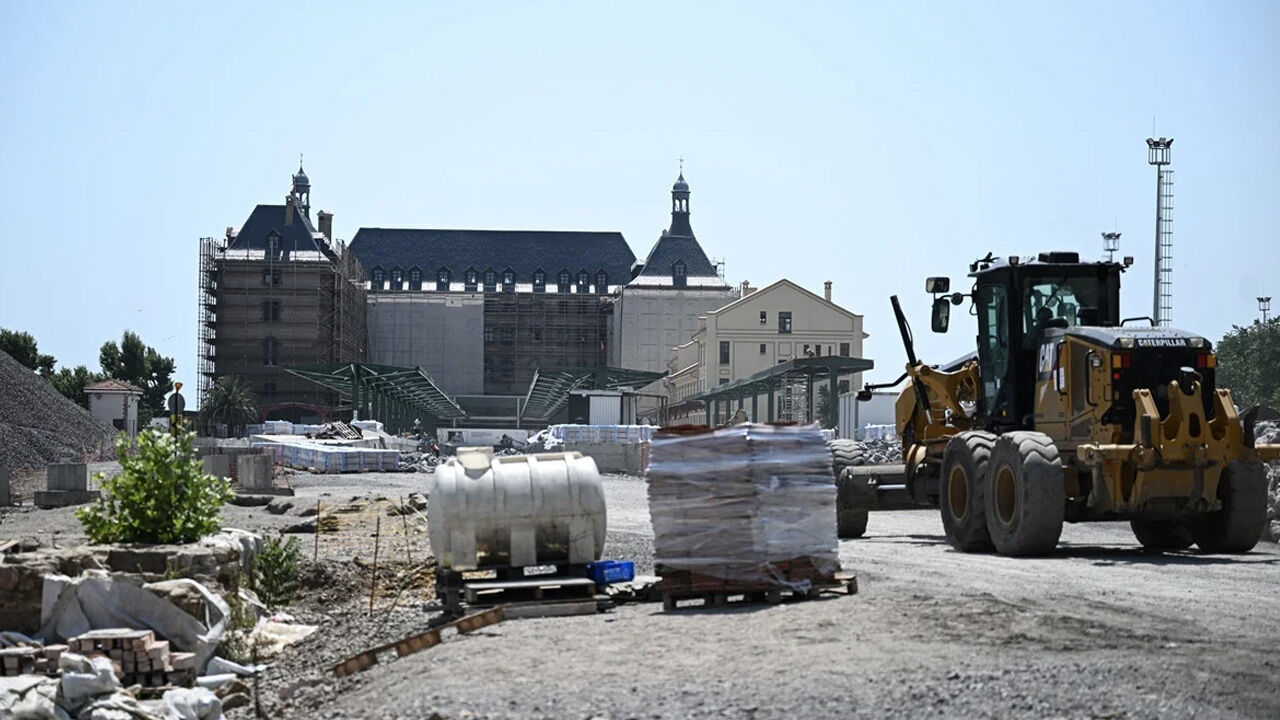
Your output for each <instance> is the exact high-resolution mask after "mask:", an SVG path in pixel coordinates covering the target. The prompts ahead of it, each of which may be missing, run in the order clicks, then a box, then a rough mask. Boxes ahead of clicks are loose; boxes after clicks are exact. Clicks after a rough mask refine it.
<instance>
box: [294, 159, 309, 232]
mask: <svg viewBox="0 0 1280 720" xmlns="http://www.w3.org/2000/svg"><path fill="white" fill-rule="evenodd" d="M293 198H294V202H295V204H296V205H297V206H298V208H300V209H301V210H302V214H303V215H306V216H307V217H311V179H310V178H308V177H307V173H306V171H305V170H303V169H302V156H301V155H299V156H298V172H297V174H295V175H294V176H293Z"/></svg>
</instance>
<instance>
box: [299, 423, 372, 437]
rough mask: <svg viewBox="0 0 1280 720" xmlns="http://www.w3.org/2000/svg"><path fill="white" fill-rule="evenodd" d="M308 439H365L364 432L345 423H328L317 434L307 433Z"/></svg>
mask: <svg viewBox="0 0 1280 720" xmlns="http://www.w3.org/2000/svg"><path fill="white" fill-rule="evenodd" d="M307 437H309V438H313V439H315V440H359V439H360V438H362V437H364V432H363V431H362V430H361V429H360V428H358V427H352V426H351V425H348V424H346V423H344V422H328V423H325V424H324V426H323V427H321V428H320V429H319V430H317V431H316V432H313V433H307Z"/></svg>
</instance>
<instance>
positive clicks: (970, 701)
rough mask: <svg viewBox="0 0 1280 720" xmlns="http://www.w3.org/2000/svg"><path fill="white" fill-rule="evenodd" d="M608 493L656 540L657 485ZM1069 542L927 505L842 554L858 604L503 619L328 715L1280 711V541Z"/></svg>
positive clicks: (625, 526) (629, 540)
mask: <svg viewBox="0 0 1280 720" xmlns="http://www.w3.org/2000/svg"><path fill="white" fill-rule="evenodd" d="M606 489H607V493H608V501H609V526H610V541H609V542H610V546H609V551H610V554H612V555H622V553H621V552H619V550H623V549H627V548H631V549H642V548H644V547H646V546H648V547H651V536H652V533H651V530H650V528H649V525H648V510H647V504H646V501H645V485H644V482H643V481H641V480H639V479H636V478H626V477H610V478H607V479H606ZM1063 538H1064V542H1063V543H1062V545H1061V547H1060V548H1059V551H1058V552H1057V553H1056V554H1055V555H1053V556H1052V557H1047V558H1038V559H1013V558H1003V557H999V556H994V555H963V554H960V553H956V552H953V551H952V550H951V549H950V548H949V547H948V546H947V545H946V543H945V541H944V540H943V538H942V532H941V524H940V521H939V519H938V517H937V515H936V513H934V512H927V511H911V512H896V513H877V514H875V515H873V516H872V519H871V523H870V527H869V530H868V536H867V537H866V538H863V539H860V540H848V541H843V542H841V546H840V551H841V560H842V562H843V564H844V566H845V567H846V569H850V570H853V571H855V572H857V573H858V575H859V584H860V587H861V592H860V593H859V594H858V595H856V596H853V597H832V598H830V599H822V600H817V601H810V602H799V603H787V604H783V605H780V606H774V607H768V606H756V607H738V608H729V609H717V610H705V611H704V610H682V611H680V612H678V613H676V614H666V613H663V612H662V610H661V607H660V606H659V605H656V604H641V605H628V606H622V607H619V608H618V609H616V610H614V611H613V612H611V613H609V614H606V615H600V616H595V617H578V618H559V619H543V620H522V621H511V622H506V623H502V624H500V625H497V626H494V627H492V628H488V629H486V630H483V631H480V632H478V633H475V634H473V635H471V636H467V637H461V638H456V639H454V640H452V641H449V642H446V643H445V644H444V645H442V646H439V647H436V648H432V649H430V650H427V651H424V652H422V653H419V654H417V655H413V656H409V657H407V658H404V659H401V660H398V661H395V662H393V663H390V664H387V665H382V666H376V667H374V668H372V669H370V670H369V671H366V672H364V673H361V674H360V675H359V676H358V677H357V679H356V680H355V681H347V682H348V683H349V684H348V685H347V686H346V687H345V688H343V690H342V692H340V693H339V694H338V695H337V697H336V698H335V700H334V701H333V702H332V703H331V704H328V705H326V706H325V708H324V709H323V710H321V711H320V712H319V713H318V714H317V716H318V717H324V718H429V717H431V713H433V712H439V713H440V714H441V715H442V716H443V717H449V718H454V717H468V716H470V715H474V716H475V717H494V718H507V717H511V718H535V717H548V718H591V717H608V718H629V717H634V718H658V717H662V718H685V717H688V718H698V717H708V718H709V717H717V718H725V717H727V718H807V717H842V718H847V717H868V718H869V717H877V718H881V717H920V716H936V717H1001V718H1005V717H1036V718H1044V717H1063V718H1192V717H1196V718H1275V717H1280V654H1277V647H1276V643H1277V638H1280V550H1278V549H1277V546H1275V545H1271V544H1267V545H1264V546H1260V547H1259V549H1257V550H1255V551H1254V552H1253V553H1251V554H1250V555H1248V556H1244V557H1227V556H1199V555H1194V554H1190V553H1176V554H1157V555H1147V554H1144V553H1142V552H1141V551H1139V550H1138V549H1137V545H1136V543H1135V542H1134V541H1133V539H1132V536H1131V535H1130V532H1129V528H1128V525H1127V524H1114V523H1113V524H1094V525H1080V526H1074V525H1073V526H1068V527H1067V529H1066V530H1065V532H1064V534H1063ZM650 552H651V551H650ZM637 557H639V556H638V555H637Z"/></svg>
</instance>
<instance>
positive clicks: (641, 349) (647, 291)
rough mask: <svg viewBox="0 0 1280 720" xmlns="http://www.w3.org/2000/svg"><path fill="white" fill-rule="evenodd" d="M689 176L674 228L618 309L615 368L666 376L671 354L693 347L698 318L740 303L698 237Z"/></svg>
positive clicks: (680, 188)
mask: <svg viewBox="0 0 1280 720" xmlns="http://www.w3.org/2000/svg"><path fill="white" fill-rule="evenodd" d="M689 194H690V193H689V184H688V183H687V182H685V179H684V173H683V172H681V174H680V177H679V178H678V179H677V180H676V182H675V185H673V186H672V187H671V227H670V228H668V229H666V230H663V231H662V235H661V236H660V237H659V238H658V242H656V243H655V244H654V246H653V249H652V250H650V251H649V255H648V257H646V258H645V260H644V262H643V263H642V264H641V265H639V266H637V267H636V269H635V272H634V273H633V274H634V277H633V278H632V279H630V280H629V281H628V282H627V283H625V284H624V285H623V287H622V288H620V289H619V291H618V295H617V298H616V300H615V302H614V308H613V327H612V338H613V341H612V342H611V343H610V345H611V348H612V350H611V353H610V356H609V361H610V365H612V366H614V367H620V368H627V369H630V370H649V371H660V372H665V371H666V370H667V361H668V360H669V359H670V357H671V349H672V348H674V347H676V346H677V345H680V344H683V343H685V342H688V340H689V338H690V337H692V336H693V333H694V332H695V331H697V329H698V318H699V317H700V316H702V315H706V314H707V312H708V311H711V310H715V309H716V308H719V307H723V306H724V305H728V304H729V303H730V302H732V301H733V300H735V299H737V297H738V291H737V290H736V289H735V288H733V287H730V286H729V284H728V283H726V282H725V281H724V278H722V277H720V274H719V273H718V272H717V271H716V268H715V266H714V265H712V264H711V261H710V260H709V259H708V258H707V254H706V253H705V252H703V250H702V246H701V245H699V244H698V239H697V238H696V237H694V234H693V226H692V225H691V224H690V222H689Z"/></svg>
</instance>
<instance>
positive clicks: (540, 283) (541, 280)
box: [533, 270, 547, 293]
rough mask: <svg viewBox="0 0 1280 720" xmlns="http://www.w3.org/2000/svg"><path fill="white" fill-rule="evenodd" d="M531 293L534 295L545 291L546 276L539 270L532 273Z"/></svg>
mask: <svg viewBox="0 0 1280 720" xmlns="http://www.w3.org/2000/svg"><path fill="white" fill-rule="evenodd" d="M533 291H534V292H536V293H540V292H546V291H547V274H546V273H544V272H542V271H541V270H534V271H533Z"/></svg>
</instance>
